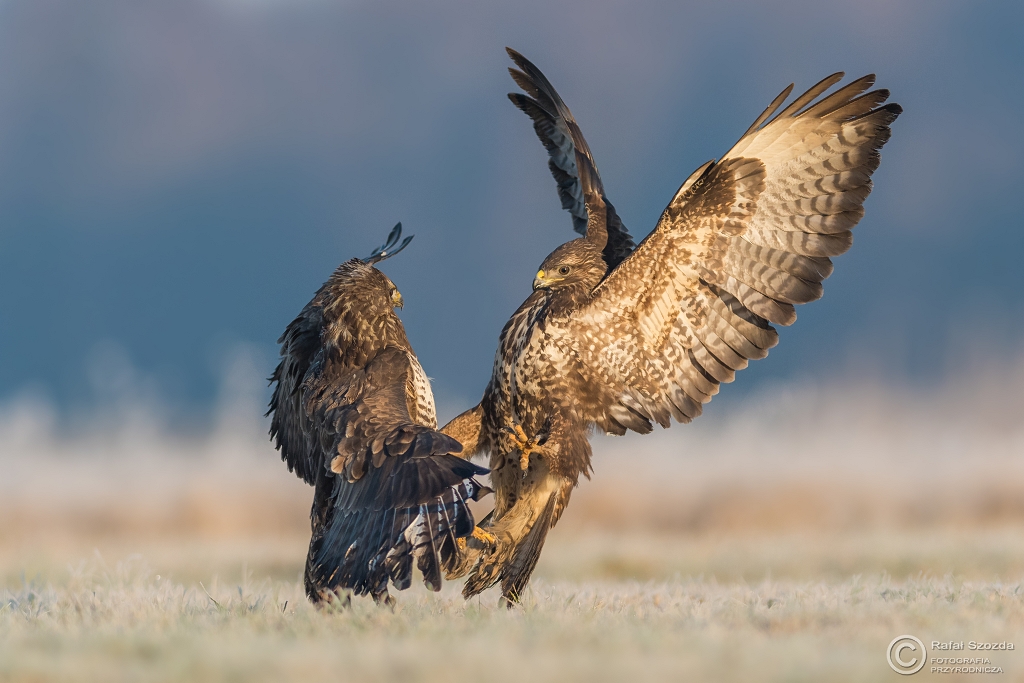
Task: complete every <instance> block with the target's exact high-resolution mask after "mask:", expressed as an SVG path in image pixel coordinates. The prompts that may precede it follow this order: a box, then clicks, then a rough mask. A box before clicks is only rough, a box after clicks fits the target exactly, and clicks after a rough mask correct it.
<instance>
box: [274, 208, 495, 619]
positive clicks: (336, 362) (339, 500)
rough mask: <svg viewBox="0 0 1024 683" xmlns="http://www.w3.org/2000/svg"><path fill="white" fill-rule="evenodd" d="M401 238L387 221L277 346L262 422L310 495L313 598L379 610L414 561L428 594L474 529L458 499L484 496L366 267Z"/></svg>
mask: <svg viewBox="0 0 1024 683" xmlns="http://www.w3.org/2000/svg"><path fill="white" fill-rule="evenodd" d="M401 235H402V225H401V223H399V224H398V225H396V226H395V228H394V230H392V231H391V234H390V235H389V236H388V240H387V242H385V243H384V245H383V246H381V247H380V248H378V249H377V250H376V251H374V253H373V255H371V256H370V257H369V258H366V259H362V260H360V259H352V260H350V261H346V262H345V263H343V264H341V266H339V267H338V269H337V270H335V271H334V274H333V275H331V277H330V279H328V280H327V282H326V283H324V285H323V287H321V288H320V289H319V291H317V293H316V295H315V296H314V297H313V299H312V301H310V302H309V303H308V304H306V306H305V307H304V308H303V309H302V312H301V313H299V315H298V317H297V318H295V320H293V321H292V322H291V324H290V325H288V327H287V329H286V330H285V331H284V334H282V335H281V338H280V339H278V340H277V342H278V343H279V344H280V345H281V362H280V364H279V365H278V366H277V369H276V370H274V374H273V375H272V376H271V378H270V381H271V383H276V386H275V387H274V393H273V397H272V399H271V402H270V410H269V411H268V413H267V414H268V415H269V414H271V413H272V414H273V419H272V421H271V428H270V434H271V437H272V438H274V439H275V441H276V445H277V448H278V449H280V451H281V457H282V459H283V460H284V461H285V462H287V463H288V468H289V469H290V470H292V471H293V472H295V474H296V475H298V476H299V477H300V478H301V479H303V480H304V481H305V482H306V483H308V484H311V485H313V486H314V487H315V490H314V494H313V509H312V512H311V513H310V517H311V521H312V528H313V536H312V539H311V540H310V542H309V554H308V555H307V557H306V572H305V584H306V594H307V595H308V596H309V598H310V600H312V601H313V602H314V603H319V602H322V601H334V600H336V599H338V598H339V597H340V598H341V599H342V600H347V599H348V591H351V592H353V593H355V594H356V595H365V594H370V595H372V596H373V598H374V600H375V601H377V602H384V603H387V604H390V603H392V602H393V600H394V599H393V598H392V597H391V596H390V595H389V594H388V581H389V580H390V581H391V582H393V583H394V585H395V587H396V588H398V589H399V590H403V589H405V588H408V587H409V584H410V582H411V580H412V564H413V560H415V561H416V566H417V567H418V568H419V569H420V571H421V572H422V573H423V580H424V583H426V585H427V587H428V588H429V589H431V590H435V591H436V590H439V589H440V587H441V575H442V571H443V570H444V569H446V568H450V567H451V566H452V565H453V564H455V563H456V562H458V558H459V557H460V552H461V551H460V548H461V547H463V546H464V545H465V541H463V540H462V539H463V538H464V537H466V536H469V535H471V534H472V533H473V531H474V527H475V523H474V520H473V514H472V512H471V511H470V510H469V508H468V507H467V505H466V501H467V500H468V499H471V498H472V499H476V498H477V497H479V496H480V495H482V494H483V493H486V492H487V491H489V489H486V488H485V487H483V486H481V485H480V484H479V483H478V482H477V481H476V480H475V479H474V477H476V476H479V475H483V474H486V473H487V470H486V469H484V468H482V467H479V466H477V465H474V464H472V463H470V462H469V461H468V460H465V459H463V458H461V457H459V456H458V455H455V454H456V453H459V452H460V451H461V450H462V446H461V445H460V444H459V443H458V441H456V440H455V439H453V438H452V437H450V436H445V435H444V434H441V433H440V432H438V431H437V418H436V417H435V413H434V396H433V394H432V393H431V391H430V383H429V382H428V380H427V376H426V375H425V374H424V373H423V368H422V367H420V363H419V361H418V360H417V359H416V354H414V353H413V351H412V347H411V346H410V345H409V341H408V339H406V336H405V328H403V327H402V321H401V320H399V319H398V316H397V315H395V311H394V308H395V307H399V308H401V306H402V297H401V295H400V294H399V292H398V289H397V288H396V287H395V285H394V284H392V282H391V280H389V279H388V278H387V276H385V275H384V274H383V273H381V272H380V271H379V270H377V269H376V268H375V267H374V264H375V263H378V262H379V261H381V260H383V259H385V258H387V257H389V256H392V255H394V254H397V253H398V252H399V251H401V250H402V249H403V248H405V246H406V245H407V244H408V243H409V240H411V239H412V237H407V238H406V239H405V241H403V242H401V244H399V240H400V239H401ZM396 247H397V248H396ZM483 538H484V539H485V540H486V539H487V536H486V535H484V536H483Z"/></svg>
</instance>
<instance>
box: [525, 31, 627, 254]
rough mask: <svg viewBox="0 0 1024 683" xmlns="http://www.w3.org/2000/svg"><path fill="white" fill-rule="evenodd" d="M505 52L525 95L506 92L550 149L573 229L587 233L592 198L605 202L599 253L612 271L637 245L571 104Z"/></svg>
mask: <svg viewBox="0 0 1024 683" xmlns="http://www.w3.org/2000/svg"><path fill="white" fill-rule="evenodd" d="M505 50H506V51H507V52H508V54H509V56H510V57H511V58H512V60H513V61H514V62H515V63H516V66H518V67H519V68H518V69H512V68H510V69H509V70H508V71H509V73H510V74H511V75H512V79H513V80H514V81H515V82H516V84H517V85H518V86H519V87H520V88H522V89H523V90H524V91H525V93H526V94H525V95H524V94H523V93H509V96H508V97H509V99H510V100H512V103H513V104H515V105H516V106H517V107H519V109H521V110H522V111H523V112H524V113H525V114H526V115H527V116H529V117H530V119H532V120H533V129H534V131H536V133H537V137H538V138H540V141H541V143H542V144H543V145H544V148H545V149H546V150H547V151H548V168H549V169H551V175H553V176H554V178H555V183H556V184H557V185H558V197H559V199H561V201H562V208H563V209H566V210H567V211H568V212H569V213H570V214H572V225H573V229H574V230H575V231H576V232H578V233H579V234H581V235H587V234H588V224H591V225H593V223H592V220H591V216H590V212H591V209H592V204H593V201H594V197H597V198H600V200H603V201H602V202H600V203H601V204H603V206H602V210H601V213H602V214H604V213H605V210H606V211H607V215H606V217H605V220H604V223H605V225H604V227H605V229H606V230H607V233H608V240H607V243H606V244H605V246H604V251H603V255H604V260H605V262H606V263H607V264H608V268H609V270H611V269H612V268H614V267H615V266H617V265H619V263H621V262H622V260H623V259H624V258H626V257H627V256H628V255H629V254H630V253H631V252H632V251H633V249H634V247H635V246H636V244H635V243H634V242H633V238H632V237H630V235H629V231H628V230H627V229H626V227H625V226H624V225H623V224H622V220H621V219H620V218H619V215H618V214H617V213H616V212H615V207H613V206H612V205H611V202H609V201H608V198H607V197H606V196H605V193H604V184H603V183H602V182H601V174H600V173H599V172H598V170H597V162H595V161H594V156H593V154H592V153H591V152H590V146H589V145H588V144H587V141H586V139H585V138H584V137H583V133H582V131H580V127H579V126H578V125H577V124H576V119H574V118H573V115H572V112H571V111H569V107H567V106H566V104H565V102H563V101H562V98H561V97H559V95H558V92H557V91H556V90H555V88H554V86H552V85H551V83H550V82H549V81H548V79H547V78H546V77H545V76H544V74H543V73H541V71H540V69H538V68H537V67H536V66H534V64H533V63H532V62H530V60H528V59H527V58H526V57H524V56H522V55H521V54H519V53H518V52H516V51H515V50H513V49H512V48H505ZM591 229H593V228H591Z"/></svg>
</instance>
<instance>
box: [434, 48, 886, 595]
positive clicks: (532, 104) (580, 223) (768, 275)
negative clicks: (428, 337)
mask: <svg viewBox="0 0 1024 683" xmlns="http://www.w3.org/2000/svg"><path fill="white" fill-rule="evenodd" d="M508 52H509V55H510V56H511V57H512V59H513V61H515V63H516V66H518V69H510V71H511V73H512V77H513V79H515V81H516V83H517V84H518V85H519V86H520V87H521V88H522V89H523V90H524V91H525V94H520V93H514V94H511V95H509V97H510V98H511V99H512V101H513V102H514V103H515V104H516V106H518V107H519V108H520V109H522V110H523V111H524V112H526V114H528V115H529V116H530V118H531V119H532V120H533V124H534V129H535V130H536V132H537V135H538V136H539V137H540V140H541V142H542V143H544V146H545V147H546V148H547V150H548V153H549V157H550V160H549V166H550V168H551V172H552V173H553V174H554V177H555V180H556V182H557V184H558V191H559V195H560V197H561V199H562V206H563V207H564V208H566V209H568V210H569V212H570V213H571V214H572V219H573V225H574V227H575V229H576V231H577V232H579V233H581V234H583V235H584V236H583V237H581V238H579V239H575V240H573V241H571V242H568V243H566V244H563V245H562V246H561V247H559V248H558V249H556V250H555V251H554V252H552V253H551V254H550V255H549V256H548V257H547V258H546V259H544V261H543V263H541V266H540V271H539V272H538V273H537V275H536V278H535V280H534V283H533V285H534V292H533V294H531V295H530V297H529V298H528V299H527V300H526V301H525V302H524V303H523V305H522V306H520V307H519V310H517V311H516V312H515V313H514V314H513V316H512V318H511V320H509V322H508V324H506V325H505V327H504V329H503V330H502V332H501V337H500V341H499V346H498V351H497V354H496V356H495V360H494V370H493V374H492V376H491V380H490V383H489V384H488V385H487V389H486V390H485V392H484V396H483V399H482V401H481V402H480V404H479V405H477V406H476V407H475V408H473V409H471V410H469V411H467V412H465V413H463V414H462V415H460V416H459V417H457V418H456V419H455V420H453V421H452V422H451V423H449V424H448V425H447V426H446V427H445V428H444V429H443V430H442V431H443V432H444V433H446V434H450V435H452V436H454V437H455V438H456V439H458V440H459V441H460V442H461V443H462V445H463V447H464V450H463V452H462V456H463V457H471V456H472V455H473V454H476V453H485V452H488V453H490V465H491V470H492V472H491V478H492V485H493V486H494V487H495V508H494V512H493V513H492V515H491V516H490V518H489V519H487V520H485V521H484V522H483V523H481V526H484V527H486V528H487V529H488V530H489V531H490V532H492V533H493V534H494V535H496V536H497V539H498V543H497V545H496V547H494V548H493V549H491V548H489V547H487V546H484V545H481V546H480V547H479V548H478V549H477V551H476V552H475V553H470V554H469V555H467V557H466V558H464V559H463V561H461V562H460V564H459V566H457V567H456V568H455V569H454V570H453V571H452V572H450V573H451V575H453V576H458V575H461V574H463V573H470V576H469V580H468V581H467V583H466V586H465V591H464V593H465V594H466V595H467V596H469V595H473V594H476V593H478V592H480V591H482V590H484V589H485V588H487V587H489V586H491V585H493V584H494V583H495V582H497V581H499V580H500V581H501V589H502V594H503V596H504V597H505V598H506V599H507V600H509V601H510V604H511V603H512V602H515V601H516V600H518V598H519V595H520V592H521V591H522V589H523V588H524V587H525V585H526V583H527V581H528V580H529V577H530V574H531V573H532V571H533V568H534V566H535V564H536V561H537V558H538V556H539V554H540V550H541V547H542V546H543V543H544V539H545V536H546V534H547V532H548V529H549V528H550V527H551V526H552V525H553V524H554V523H555V522H556V521H557V520H558V518H559V515H560V514H561V512H562V510H563V509H564V508H565V506H566V504H567V503H568V502H569V495H570V493H571V492H572V490H573V488H574V487H575V486H576V485H577V483H578V482H579V477H580V475H581V474H584V475H588V476H589V474H588V473H589V469H590V455H591V451H590V445H589V443H588V441H587V434H588V430H590V429H591V428H593V427H597V428H598V429H601V430H602V431H604V432H608V433H611V434H624V433H625V432H626V431H627V430H633V431H636V432H640V433H647V432H649V431H651V427H652V423H654V422H657V423H658V424H660V425H661V426H663V427H668V426H669V424H670V423H671V421H672V419H673V418H674V419H675V420H677V421H679V422H689V421H690V420H692V419H693V418H695V417H697V416H698V415H700V413H701V409H702V406H703V404H705V403H707V402H708V401H710V400H711V397H712V396H714V395H715V394H716V393H717V392H718V389H719V385H720V384H721V383H723V382H731V381H732V380H733V377H734V374H735V372H736V371H737V370H741V369H742V368H745V367H746V366H747V362H748V361H749V360H750V359H755V358H764V357H765V356H766V355H767V354H768V349H770V348H771V347H772V346H774V345H775V344H776V342H777V341H778V335H777V334H776V331H775V329H774V328H773V327H772V324H778V325H789V324H791V323H792V322H793V321H794V320H796V311H795V309H794V305H795V304H801V303H805V302H808V301H813V300H815V299H817V298H819V297H820V296H821V292H822V287H821V282H822V281H823V280H824V279H825V278H827V277H828V276H829V274H831V272H832V261H831V260H830V257H832V256H837V255H839V254H842V253H843V252H845V251H846V250H847V249H849V248H850V244H851V241H852V234H851V232H850V230H851V229H852V228H853V227H854V226H855V225H856V224H857V221H859V220H860V218H861V217H862V216H863V215H864V209H863V202H864V199H865V198H866V197H867V196H868V193H869V192H870V191H871V174H872V172H874V170H875V169H876V168H877V167H878V163H879V154H878V150H879V149H880V148H881V147H882V145H884V144H885V142H886V141H887V140H888V139H889V135H890V131H889V125H890V124H891V123H892V122H893V121H894V120H895V119H896V117H897V116H898V115H899V114H900V112H901V109H900V107H899V106H898V105H896V104H884V103H885V101H886V99H887V98H888V96H889V93H888V91H886V90H871V91H870V92H869V89H870V88H871V86H872V85H873V84H874V77H873V76H865V77H863V78H859V79H857V80H855V81H853V82H852V83H849V84H848V85H846V86H844V87H842V88H840V89H838V90H836V91H835V92H833V93H831V94H829V95H824V93H825V92H826V91H827V90H828V89H829V88H830V87H832V86H833V85H834V84H836V83H838V82H839V81H840V80H841V79H842V77H843V74H841V73H840V74H834V75H832V76H829V77H828V78H826V79H824V80H823V81H821V82H820V83H818V84H817V85H815V86H814V87H812V88H811V89H810V90H808V91H807V92H806V93H804V94H803V95H801V96H799V97H797V98H796V99H795V100H794V101H793V102H792V103H790V104H789V105H788V106H786V107H785V108H782V106H783V103H784V102H785V100H786V99H787V98H788V96H789V94H790V91H791V90H792V87H793V86H790V87H789V88H786V89H785V90H784V91H783V92H782V94H780V95H779V96H778V97H777V98H775V100H774V101H773V102H772V103H771V104H770V105H769V106H768V108H767V109H765V111H764V112H763V113H762V114H761V115H760V116H758V117H757V119H756V120H755V121H754V123H753V125H751V126H750V128H749V129H748V130H747V131H746V133H744V134H743V136H742V137H741V138H740V140H739V142H737V143H736V144H735V145H734V146H733V147H732V149H730V150H729V151H728V152H726V154H725V155H724V156H723V157H722V158H721V159H719V160H717V161H709V162H708V163H706V164H704V165H703V166H701V167H700V168H698V169H697V170H696V171H694V173H693V174H692V175H690V177H689V178H687V179H686V181H685V182H684V183H683V184H682V186H681V187H680V188H679V191H678V192H676V194H675V196H674V197H673V198H672V200H671V201H670V202H669V204H668V207H667V208H666V209H665V211H664V213H662V215H661V219H660V220H659V221H658V224H657V225H656V226H655V228H654V230H653V232H651V234H650V235H648V236H647V237H646V238H645V239H644V240H643V242H641V243H640V245H639V246H638V247H636V248H635V249H634V248H633V242H632V240H631V239H630V236H629V233H628V232H627V231H626V229H625V228H624V227H623V225H622V222H621V221H620V220H619V217H618V215H617V214H616V212H615V209H614V208H613V207H612V205H611V202H609V200H608V197H607V196H606V195H605V191H604V187H603V185H602V183H601V177H600V175H599V174H598V171H597V165H596V164H595V162H594V159H593V156H592V155H591V152H590V148H589V147H588V146H587V143H586V141H585V140H584V139H583V135H582V134H581V133H580V129H579V127H578V126H577V125H576V122H575V120H574V119H573V116H572V114H571V113H570V112H569V109H568V107H566V106H565V103H564V102H562V99H561V98H560V97H559V96H558V93H557V92H555V89H554V88H553V87H552V86H551V84H550V83H549V82H548V80H547V79H546V78H545V77H544V75H543V74H542V73H541V72H540V70H538V69H537V67H535V66H534V65H533V64H531V63H530V62H529V61H527V60H526V59H525V58H524V57H523V56H522V55H520V54H519V53H517V52H515V51H513V50H509V51H508ZM780 109H781V110H780Z"/></svg>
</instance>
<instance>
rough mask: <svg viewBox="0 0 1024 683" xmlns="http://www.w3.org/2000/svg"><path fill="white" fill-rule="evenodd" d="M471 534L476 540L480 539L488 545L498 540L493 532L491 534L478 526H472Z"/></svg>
mask: <svg viewBox="0 0 1024 683" xmlns="http://www.w3.org/2000/svg"><path fill="white" fill-rule="evenodd" d="M472 536H473V538H475V539H476V540H478V541H481V542H483V543H486V544H488V545H494V544H495V543H497V542H498V537H497V536H495V535H494V534H492V533H490V532H488V531H484V530H483V529H481V528H480V527H478V526H475V527H473V534H472ZM459 540H460V541H461V540H462V539H461V538H460V539H459Z"/></svg>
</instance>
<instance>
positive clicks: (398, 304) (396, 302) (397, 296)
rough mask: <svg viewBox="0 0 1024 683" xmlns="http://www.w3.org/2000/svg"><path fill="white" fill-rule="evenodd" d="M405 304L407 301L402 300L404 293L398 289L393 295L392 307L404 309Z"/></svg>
mask: <svg viewBox="0 0 1024 683" xmlns="http://www.w3.org/2000/svg"><path fill="white" fill-rule="evenodd" d="M404 303H405V301H404V300H403V299H402V293H401V292H399V291H398V290H397V289H396V290H395V291H394V293H393V294H392V295H391V305H392V306H394V307H395V308H402V306H403V304H404Z"/></svg>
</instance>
